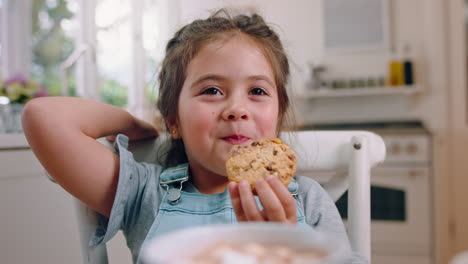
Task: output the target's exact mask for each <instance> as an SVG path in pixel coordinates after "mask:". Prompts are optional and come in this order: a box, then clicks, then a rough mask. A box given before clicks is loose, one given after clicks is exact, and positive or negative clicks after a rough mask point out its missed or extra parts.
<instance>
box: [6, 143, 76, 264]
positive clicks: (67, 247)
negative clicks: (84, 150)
mask: <svg viewBox="0 0 468 264" xmlns="http://www.w3.org/2000/svg"><path fill="white" fill-rule="evenodd" d="M0 165H1V166H0V168H2V169H1V176H0V212H1V216H0V223H1V224H0V237H1V239H0V256H2V257H1V259H2V263H13V264H19V263H81V253H80V248H79V240H78V239H79V238H78V232H77V230H78V229H77V226H76V221H75V215H74V211H73V210H74V209H73V206H72V205H73V203H72V198H71V197H70V195H68V194H67V193H66V192H65V191H63V190H62V189H61V188H60V187H59V186H57V185H56V184H54V183H52V182H51V181H49V180H48V178H47V177H46V175H45V172H44V170H43V169H42V167H40V164H39V162H38V161H37V160H36V159H35V157H34V155H33V154H32V152H31V151H29V150H10V151H0Z"/></svg>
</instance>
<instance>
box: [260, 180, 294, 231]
mask: <svg viewBox="0 0 468 264" xmlns="http://www.w3.org/2000/svg"><path fill="white" fill-rule="evenodd" d="M283 188H284V186H283ZM255 189H256V190H257V193H258V197H259V198H260V202H261V203H262V206H263V208H264V212H265V214H266V216H267V219H268V220H269V221H276V222H286V221H287V220H288V219H287V218H286V213H285V208H283V204H282V202H281V201H280V199H279V197H278V196H277V194H276V193H275V192H274V190H273V189H272V188H271V186H270V185H269V184H268V183H267V182H266V181H265V180H263V179H258V180H257V181H256V182H255Z"/></svg>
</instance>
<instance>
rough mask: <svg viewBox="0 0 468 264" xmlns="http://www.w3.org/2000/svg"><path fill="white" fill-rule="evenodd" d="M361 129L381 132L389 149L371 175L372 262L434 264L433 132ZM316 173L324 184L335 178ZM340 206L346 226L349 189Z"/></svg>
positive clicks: (317, 178) (354, 128)
mask: <svg viewBox="0 0 468 264" xmlns="http://www.w3.org/2000/svg"><path fill="white" fill-rule="evenodd" d="M333 129H336V128H333ZM358 129H365V130H370V131H373V132H375V133H377V134H379V135H380V136H381V137H382V138H383V140H384V142H385V145H386V148H387V155H386V160H385V162H384V163H383V164H382V165H380V166H379V167H377V168H374V169H372V176H371V243H372V263H377V264H386V263H399V264H406V263H408V264H409V263H411V264H419V263H421V264H422V263H424V264H428V263H429V264H430V263H433V255H432V254H433V250H432V249H433V245H432V243H433V242H432V241H433V239H432V233H431V230H432V228H431V225H432V210H431V208H432V200H431V197H432V195H431V177H432V173H431V172H432V169H431V166H432V162H431V146H430V144H431V138H430V135H429V134H428V133H427V132H426V131H425V130H424V129H422V128H400V129H372V128H368V127H357V128H356V127H353V128H352V130H358ZM311 176H312V177H314V178H315V179H316V180H317V181H318V182H319V183H320V182H322V183H323V182H325V181H327V180H328V179H329V178H330V177H331V175H320V176H319V175H311ZM336 205H337V208H338V210H339V211H340V214H341V216H342V217H343V220H344V222H345V224H346V218H347V213H348V212H347V193H345V194H344V195H343V196H342V197H341V198H340V199H339V200H338V201H337V202H336Z"/></svg>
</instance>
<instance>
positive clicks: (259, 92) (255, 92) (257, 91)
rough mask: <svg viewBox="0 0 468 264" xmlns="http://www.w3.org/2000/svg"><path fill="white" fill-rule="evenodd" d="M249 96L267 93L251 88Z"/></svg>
mask: <svg viewBox="0 0 468 264" xmlns="http://www.w3.org/2000/svg"><path fill="white" fill-rule="evenodd" d="M250 93H251V94H253V95H267V93H266V92H265V90H263V89H262V88H258V87H256V88H253V89H252V90H251V91H250Z"/></svg>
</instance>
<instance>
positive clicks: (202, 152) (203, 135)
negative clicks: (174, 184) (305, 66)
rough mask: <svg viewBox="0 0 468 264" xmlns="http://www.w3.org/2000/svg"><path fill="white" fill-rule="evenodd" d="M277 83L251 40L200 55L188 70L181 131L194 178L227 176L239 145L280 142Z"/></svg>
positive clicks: (235, 39) (208, 48)
mask: <svg viewBox="0 0 468 264" xmlns="http://www.w3.org/2000/svg"><path fill="white" fill-rule="evenodd" d="M274 80H275V78H274V74H273V69H272V67H271V65H270V63H269V61H268V60H267V59H266V57H265V56H264V55H263V53H262V50H261V49H260V48H259V46H258V45H257V44H256V43H255V42H254V41H253V40H251V39H249V38H248V37H246V36H242V35H234V36H232V37H230V38H228V39H224V40H220V41H215V42H212V43H209V44H205V45H204V46H203V47H202V48H201V49H200V50H199V51H198V53H197V54H196V55H195V57H194V58H193V59H192V60H191V61H190V63H189V64H188V67H187V76H186V79H185V82H184V85H183V87H182V90H181V93H180V97H179V109H178V112H179V116H178V120H177V124H176V125H175V129H176V131H177V135H178V137H182V139H183V141H184V145H185V150H186V153H187V157H188V160H189V162H190V167H191V170H192V174H193V175H207V174H208V175H213V174H214V175H224V176H225V175H226V170H225V161H226V159H227V157H228V154H229V151H230V149H231V148H232V147H233V145H237V144H249V143H251V142H252V141H253V140H258V139H262V138H267V137H274V136H276V128H277V125H278V124H277V123H278V92H277V88H276V84H275V81H274ZM197 177H198V176H197Z"/></svg>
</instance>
